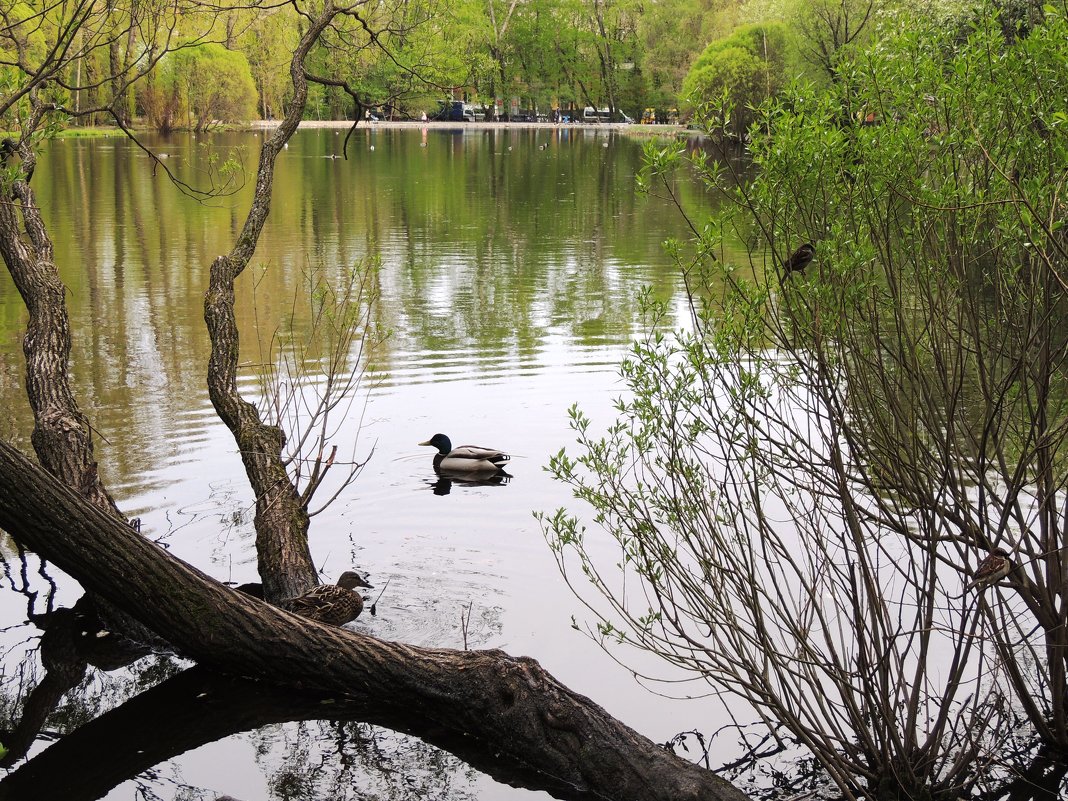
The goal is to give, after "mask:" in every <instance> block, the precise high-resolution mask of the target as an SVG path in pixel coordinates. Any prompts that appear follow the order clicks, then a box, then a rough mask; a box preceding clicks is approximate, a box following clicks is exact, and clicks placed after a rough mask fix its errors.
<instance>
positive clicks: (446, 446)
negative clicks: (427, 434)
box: [419, 434, 452, 454]
mask: <svg viewBox="0 0 1068 801" xmlns="http://www.w3.org/2000/svg"><path fill="white" fill-rule="evenodd" d="M419 444H420V445H429V446H430V447H432V448H437V449H438V453H441V454H446V453H448V452H449V451H451V450H452V440H451V439H449V438H448V437H446V436H445V435H444V434H435V435H434V436H432V437H431V438H430V439H428V440H427V441H426V442H420V443H419Z"/></svg>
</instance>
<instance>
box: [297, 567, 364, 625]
mask: <svg viewBox="0 0 1068 801" xmlns="http://www.w3.org/2000/svg"><path fill="white" fill-rule="evenodd" d="M370 586H371V585H370V584H368V583H367V582H366V581H365V580H364V579H363V577H362V576H360V574H359V573H357V572H355V571H353V570H346V571H345V572H344V573H342V574H341V578H339V579H338V580H337V584H320V585H319V586H318V587H312V588H311V589H310V590H308V591H307V592H306V593H304V594H303V595H298V596H297V597H296V598H290V599H288V600H286V601H283V602H282V603H281V604H280V606H281V607H282V608H283V609H286V610H288V611H290V612H294V613H296V614H298V615H301V616H302V617H306V618H310V619H312V620H317V621H319V622H320V623H329V624H330V625H333V626H343V625H344V624H346V623H348V622H349V621H350V620H355V619H356V618H357V617H359V616H360V612H362V611H363V596H362V595H360V594H359V593H358V592H356V588H357V587H370Z"/></svg>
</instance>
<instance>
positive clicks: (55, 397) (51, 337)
mask: <svg viewBox="0 0 1068 801" xmlns="http://www.w3.org/2000/svg"><path fill="white" fill-rule="evenodd" d="M32 122H33V121H32V120H31V122H30V127H31V129H32ZM16 157H17V158H19V159H20V163H19V174H18V177H17V178H16V180H15V182H14V185H13V187H12V190H13V197H11V198H10V199H8V198H4V199H3V200H2V201H0V255H2V256H3V259H4V263H5V265H6V266H7V269H8V272H9V273H10V274H11V278H12V280H13V281H14V282H15V286H16V288H17V289H18V291H19V294H20V295H21V296H22V300H23V302H24V303H25V304H26V310H27V311H28V312H29V320H28V321H27V324H26V335H25V337H24V338H23V340H22V350H23V353H24V354H25V355H26V397H27V398H28V399H29V401H30V408H31V410H32V411H33V434H32V435H31V441H32V442H33V449H34V451H35V452H36V454H37V458H38V459H40V461H41V464H42V465H44V467H45V469H46V470H48V471H49V472H50V473H52V474H53V475H55V476H57V477H58V478H59V479H60V480H62V481H63V482H65V483H66V484H67V485H69V486H70V487H73V488H74V489H75V490H76V491H77V492H78V493H79V494H81V495H82V496H83V497H85V498H88V499H89V501H90V502H91V503H93V504H94V505H95V506H97V507H99V508H101V509H107V510H110V511H111V512H113V513H114V514H116V515H120V513H119V511H118V508H117V507H116V506H115V501H114V500H113V499H112V497H111V495H110V494H109V493H108V491H107V489H106V488H105V487H104V484H103V482H102V481H101V480H100V474H99V472H98V470H97V464H96V457H95V455H94V453H93V439H92V431H91V429H90V427H89V420H88V418H87V417H86V416H85V415H84V414H83V413H82V411H81V409H80V408H79V407H78V403H77V401H75V399H74V392H73V390H72V389H71V385H70V380H69V377H68V374H67V363H68V362H69V361H70V349H71V337H70V318H69V317H68V315H67V303H66V291H67V288H66V287H65V286H64V284H63V281H62V280H61V279H60V277H59V270H57V269H56V264H55V261H54V260H53V255H52V254H53V247H52V240H51V239H50V238H49V236H48V231H47V230H46V228H45V225H44V220H43V219H42V218H41V211H40V209H39V208H38V207H37V199H36V196H35V195H34V192H33V189H31V188H30V184H29V177H30V176H31V175H32V174H33V168H34V164H35V158H36V157H35V155H34V153H33V151H32V149H31V148H30V147H29V146H23V147H21V148H19V150H18V152H17V154H16V153H12V152H8V153H6V154H5V155H3V156H0V166H3V165H4V164H5V163H6V162H7V160H8V159H13V158H16ZM120 516H121V515H120Z"/></svg>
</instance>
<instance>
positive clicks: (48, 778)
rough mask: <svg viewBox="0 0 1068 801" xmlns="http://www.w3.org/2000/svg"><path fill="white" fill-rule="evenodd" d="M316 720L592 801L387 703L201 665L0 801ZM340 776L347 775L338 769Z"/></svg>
mask: <svg viewBox="0 0 1068 801" xmlns="http://www.w3.org/2000/svg"><path fill="white" fill-rule="evenodd" d="M312 720H329V721H360V722H363V723H367V724H372V725H375V726H382V727H384V728H388V729H391V730H393V731H396V732H401V733H404V734H410V735H414V736H416V737H418V738H419V739H420V740H422V741H424V742H426V743H429V744H431V745H434V746H436V747H438V748H440V749H442V750H444V751H447V752H449V753H451V754H454V755H455V756H457V757H459V758H460V759H462V760H463V761H464V762H466V763H467V764H468V765H470V766H472V767H474V768H476V769H478V770H480V771H482V772H483V773H485V774H487V775H488V776H490V777H492V778H493V779H495V780H496V781H499V782H502V783H504V784H507V785H511V786H514V787H521V788H527V789H531V790H543V791H546V792H548V793H550V794H551V795H553V796H554V797H556V798H561V799H582V800H585V799H591V798H593V797H594V796H591V795H590V794H588V793H586V792H583V791H581V790H579V789H577V788H575V787H572V786H571V785H568V784H566V783H562V782H560V781H559V780H557V779H554V778H553V777H550V776H546V775H544V774H541V773H538V772H536V771H532V770H530V769H529V768H528V767H526V766H525V765H523V764H521V763H517V762H512V761H509V760H505V759H502V758H500V757H499V755H497V754H495V753H494V749H493V747H492V745H491V744H484V743H480V742H478V741H476V740H474V738H472V737H470V736H467V735H465V734H464V733H463V732H461V731H457V730H454V729H452V728H450V727H449V726H448V725H446V724H444V723H442V722H440V721H436V720H431V719H429V718H427V717H425V716H423V715H420V714H419V713H418V712H417V711H412V710H405V709H399V708H397V707H396V706H395V705H392V704H389V703H387V701H386V700H385V699H379V698H369V697H362V696H360V695H358V694H356V695H351V696H344V697H338V696H333V695H327V694H323V693H313V692H306V691H299V690H294V689H293V688H289V687H286V688H277V687H274V686H271V685H268V684H264V683H261V682H256V681H252V680H247V679H240V678H234V677H228V676H222V675H219V674H217V673H214V672H212V671H210V670H208V669H206V668H201V667H193V668H190V669H188V670H186V671H184V672H182V673H180V674H178V675H177V676H174V677H172V678H170V679H168V680H166V681H164V682H162V683H161V684H158V685H156V686H155V687H153V688H152V689H150V690H147V691H145V692H143V693H141V694H140V695H138V696H136V697H134V698H132V699H130V700H128V701H127V702H125V703H123V704H122V705H121V706H118V707H116V708H114V709H112V710H110V711H109V712H106V713H104V714H103V715H101V716H100V717H98V718H96V719H94V720H92V721H90V722H89V723H86V724H85V725H83V726H81V727H80V728H78V729H76V730H75V731H73V732H71V733H70V734H68V735H66V736H64V737H63V738H61V739H59V740H57V741H56V742H54V743H52V744H51V745H50V746H49V747H48V748H46V749H45V750H44V751H43V752H41V753H40V754H38V755H36V756H34V757H32V758H31V759H29V760H28V761H26V762H25V763H24V764H22V765H21V766H20V767H18V768H17V769H15V770H13V771H12V772H10V773H9V774H7V775H6V776H5V777H3V778H2V779H0V801H26V799H34V800H35V801H52V799H55V801H94V800H95V799H98V798H100V797H102V796H104V795H106V794H107V793H108V792H109V791H110V790H111V789H112V788H114V787H116V786H117V785H119V784H121V783H122V782H124V781H127V780H130V779H133V778H135V777H137V776H138V775H139V774H142V773H144V772H146V771H149V770H150V769H151V768H152V767H153V766H155V765H158V764H160V763H163V762H166V761H167V760H169V759H173V758H175V757H177V756H179V755H181V754H183V753H185V752H187V751H190V750H192V749H195V748H197V747H199V746H202V745H205V744H207V743H211V742H214V741H216V740H220V739H222V738H224V737H228V736H231V735H234V734H238V733H240V732H246V731H251V730H254V729H257V728H260V727H262V726H267V725H270V724H278V723H284V722H291V721H312ZM338 762H340V760H338ZM317 769H318V770H319V771H325V770H329V766H328V765H327V764H321V765H318V766H317ZM337 770H338V771H343V770H344V768H343V766H342V765H340V764H339V765H338V766H337ZM413 797H416V796H415V795H414V794H413Z"/></svg>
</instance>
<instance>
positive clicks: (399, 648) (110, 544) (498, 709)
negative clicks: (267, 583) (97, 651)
mask: <svg viewBox="0 0 1068 801" xmlns="http://www.w3.org/2000/svg"><path fill="white" fill-rule="evenodd" d="M0 526H2V527H3V528H4V529H5V530H6V531H7V532H8V533H9V534H11V535H12V536H13V537H14V538H15V539H16V540H17V541H19V542H20V543H21V544H22V545H23V546H25V547H27V548H30V549H32V550H34V551H35V552H37V553H38V554H40V555H41V556H43V557H45V558H46V559H48V560H49V561H52V562H53V563H55V564H56V565H57V566H58V567H60V568H61V569H63V570H65V571H66V572H68V573H69V574H70V575H72V576H74V577H76V578H77V579H78V580H79V581H81V582H82V584H83V586H85V588H86V589H87V590H90V591H92V592H95V593H98V594H99V595H100V596H102V597H104V598H106V599H107V600H108V601H110V602H111V603H113V604H114V605H115V606H117V607H119V608H120V609H122V610H124V611H126V612H127V613H129V614H130V615H133V616H134V617H136V618H138V619H139V620H140V621H141V622H142V623H144V624H145V625H147V626H148V627H149V628H152V629H153V630H155V631H156V632H158V633H159V634H161V635H162V636H164V637H165V638H166V639H167V640H168V641H169V642H171V643H173V644H174V645H175V647H176V648H178V649H179V651H181V652H182V653H184V654H186V655H187V656H189V657H191V658H193V659H196V660H197V661H198V662H200V663H202V664H203V665H205V666H208V667H213V668H215V669H218V670H221V671H223V672H226V673H230V674H235V675H239V676H254V677H259V678H263V679H266V680H268V681H271V682H274V683H276V684H280V685H287V686H293V687H298V688H305V689H310V690H318V691H323V692H328V693H338V694H342V695H348V696H355V697H361V696H370V697H373V698H376V699H389V701H390V702H392V703H393V704H395V705H396V706H397V707H398V708H400V709H414V710H419V711H420V712H421V713H422V714H423V715H424V716H425V717H426V719H427V720H428V721H431V722H432V723H433V724H434V725H435V726H439V727H447V728H450V729H453V730H456V731H459V732H462V733H465V734H467V735H469V736H472V737H476V738H478V739H479V740H481V741H483V742H484V743H487V744H491V745H492V747H493V748H496V749H497V750H499V751H500V752H502V753H504V754H505V755H507V757H508V758H509V759H511V760H515V761H519V762H521V763H525V764H527V765H530V767H531V769H532V770H535V771H537V772H539V773H542V774H545V775H546V776H549V777H553V781H555V782H557V783H564V784H567V785H570V786H572V787H574V788H577V789H578V790H581V791H584V792H590V793H592V794H594V795H599V796H603V797H604V798H612V799H620V801H629V800H631V799H633V801H658V799H664V800H665V801H667V799H672V800H673V801H682V800H684V799H715V800H716V801H744V799H745V795H744V794H742V793H741V792H740V791H739V790H737V789H736V788H735V787H733V786H732V785H731V784H729V783H728V782H726V781H724V780H723V779H721V778H719V777H718V776H716V775H714V774H713V773H711V772H709V771H706V770H704V769H703V768H700V767H698V766H696V765H693V764H692V763H689V762H686V761H685V760H682V759H680V758H678V757H676V756H675V755H674V754H672V753H670V752H668V751H666V750H665V749H663V748H661V747H659V746H657V745H656V744H654V743H653V742H651V741H650V740H648V739H647V738H645V737H643V736H641V735H640V734H638V733H636V732H634V731H632V730H631V729H629V728H627V727H626V726H624V725H623V724H622V723H620V722H619V721H617V720H615V719H614V718H612V717H611V716H610V715H608V714H607V713H606V712H605V711H604V710H603V709H601V708H600V707H599V706H597V705H596V704H594V703H593V702H592V701H590V700H589V699H587V698H585V697H583V696H581V695H579V694H577V693H574V692H572V691H571V690H569V689H568V688H566V687H564V686H563V685H561V684H560V683H559V682H557V681H556V680H555V679H554V678H553V677H552V676H551V675H549V674H548V673H546V672H545V671H544V670H543V669H542V668H541V666H540V665H539V664H538V663H537V662H536V661H534V660H533V659H529V658H526V657H511V656H509V655H507V654H505V653H503V652H501V651H496V650H492V651H452V650H446V649H434V648H418V647H414V646H408V645H403V644H400V643H393V642H385V641H382V640H378V639H375V638H374V637H371V636H368V635H364V634H360V633H357V632H354V631H351V630H348V629H343V628H336V627H330V626H324V625H320V624H318V623H314V622H312V621H308V620H306V619H303V618H300V617H297V616H295V615H291V614H289V613H287V612H285V611H282V610H279V609H277V608H274V607H271V606H269V605H267V604H264V603H261V602H259V601H257V600H256V599H253V598H249V597H245V596H243V595H241V594H240V593H237V592H235V591H233V590H231V589H229V588H227V587H224V586H223V585H221V584H219V583H218V582H216V581H214V580H213V579H211V578H210V577H208V576H207V575H205V574H203V573H201V572H200V571H198V570H196V569H195V568H193V567H191V566H189V565H187V564H186V563H184V562H182V561H181V560H179V559H177V558H175V557H173V556H171V555H170V554H169V553H167V552H166V551H165V550H163V549H162V548H159V547H158V546H156V545H155V544H153V543H151V542H148V541H146V540H145V539H143V538H141V537H140V536H138V535H137V534H136V533H135V532H134V531H133V530H132V529H131V528H130V527H129V526H126V525H124V524H123V523H122V522H120V521H119V520H118V519H117V518H115V517H114V516H112V515H109V514H107V513H105V512H102V511H101V510H99V509H97V508H96V507H93V506H91V505H89V504H88V503H87V502H86V501H85V500H83V499H82V498H80V497H78V496H77V495H75V494H74V493H73V492H72V491H71V490H70V489H68V488H67V487H66V486H64V485H62V484H60V483H59V482H57V481H56V480H55V479H53V478H52V477H51V476H49V475H48V474H47V473H45V472H44V471H42V470H41V469H40V468H38V467H37V466H36V465H35V464H33V463H32V462H31V461H30V460H29V459H27V458H26V457H25V456H23V455H22V454H21V453H19V452H18V451H17V450H16V449H15V448H13V447H11V446H10V445H8V444H7V443H0Z"/></svg>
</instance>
